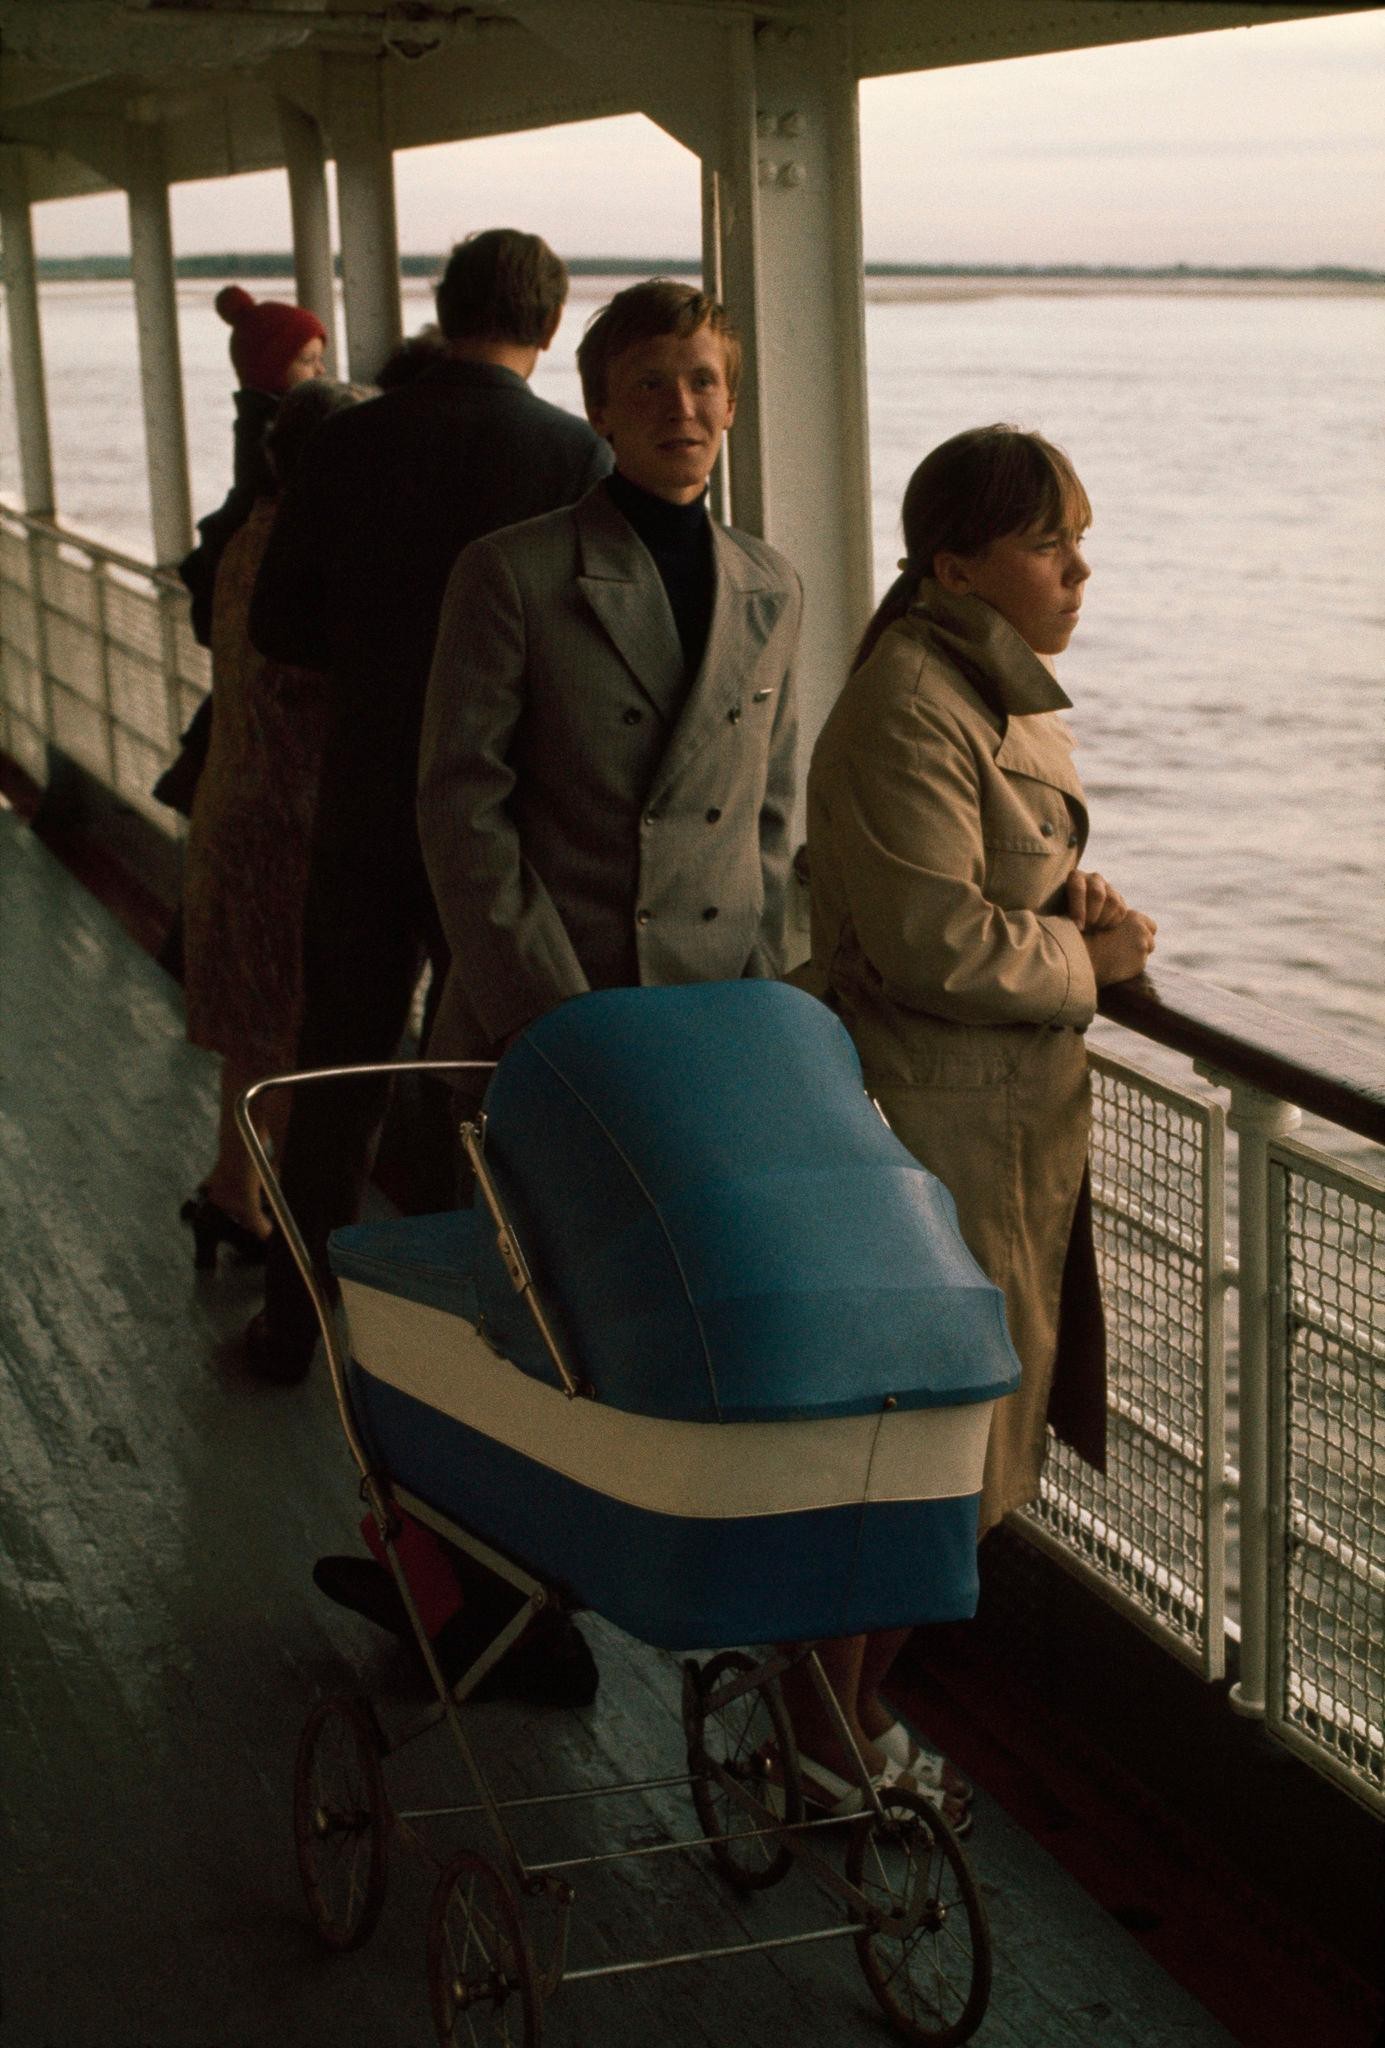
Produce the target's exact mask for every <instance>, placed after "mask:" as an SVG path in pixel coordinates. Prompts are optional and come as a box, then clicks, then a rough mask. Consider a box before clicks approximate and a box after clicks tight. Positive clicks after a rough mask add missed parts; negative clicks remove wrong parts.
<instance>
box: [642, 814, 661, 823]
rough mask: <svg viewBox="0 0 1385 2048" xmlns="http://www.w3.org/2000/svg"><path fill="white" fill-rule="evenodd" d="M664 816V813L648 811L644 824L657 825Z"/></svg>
mask: <svg viewBox="0 0 1385 2048" xmlns="http://www.w3.org/2000/svg"><path fill="white" fill-rule="evenodd" d="M662 816H663V812H662V811H646V812H645V814H644V822H645V824H646V825H657V824H658V822H659V820H660V818H661V817H662Z"/></svg>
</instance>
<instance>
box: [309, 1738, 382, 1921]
mask: <svg viewBox="0 0 1385 2048" xmlns="http://www.w3.org/2000/svg"><path fill="white" fill-rule="evenodd" d="M389 1819H390V1813H389V1806H388V1803H387V1801H386V1799H385V1781H384V1778H383V1776H382V1774H381V1771H380V1737H379V1730H378V1728H377V1726H376V1722H375V1716H374V1714H373V1713H372V1712H371V1710H370V1707H369V1706H368V1704H367V1703H366V1702H365V1701H364V1700H355V1699H344V1698H336V1699H330V1700H323V1702H322V1703H321V1705H320V1706H316V1707H314V1708H313V1711H312V1712H311V1714H309V1716H308V1718H307V1720H306V1721H305V1722H304V1724H303V1733H302V1735H301V1736H300V1737H299V1740H298V1756H297V1759H296V1761H295V1764H294V1772H293V1834H294V1841H295V1843H296V1845H297V1849H298V1869H299V1874H300V1875H301V1877H302V1879H303V1890H304V1892H305V1893H306V1895H307V1900H308V1910H309V1911H310V1912H311V1914H312V1916H313V1919H314V1921H315V1923H316V1925H317V1931H318V1933H319V1934H320V1935H321V1936H322V1939H323V1940H324V1941H325V1942H326V1944H327V1946H328V1947H329V1948H334V1949H348V1948H359V1947H360V1945H361V1943H362V1942H363V1941H365V1940H367V1939H368V1937H369V1936H370V1934H371V1933H372V1932H373V1931H374V1927H375V1923H376V1921H377V1920H378V1919H379V1917H380V1908H381V1906H382V1905H383V1904H384V1900H385V1841H386V1836H387V1834H388V1832H389Z"/></svg>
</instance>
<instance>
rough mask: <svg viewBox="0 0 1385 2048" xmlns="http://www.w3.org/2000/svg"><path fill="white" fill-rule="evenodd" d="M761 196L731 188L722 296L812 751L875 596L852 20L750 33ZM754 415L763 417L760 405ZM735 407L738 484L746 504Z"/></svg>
mask: <svg viewBox="0 0 1385 2048" xmlns="http://www.w3.org/2000/svg"><path fill="white" fill-rule="evenodd" d="M754 101H755V134H754V149H755V153H756V164H755V178H756V190H755V196H754V201H753V202H752V200H751V198H750V195H749V194H748V193H747V192H746V191H745V189H744V172H743V171H741V170H740V167H739V166H737V173H738V177H737V180H736V184H737V185H738V186H739V189H737V190H735V191H734V199H735V204H734V205H732V206H729V207H728V206H727V204H726V203H725V194H723V207H722V260H723V265H724V270H725V279H726V290H727V298H728V302H729V303H731V304H733V305H734V306H735V308H736V312H737V314H738V316H739V317H740V318H742V319H746V318H753V320H754V323H755V327H756V346H755V349H754V352H753V362H754V375H755V379H756V383H757V391H756V393H755V397H756V400H757V406H756V412H755V413H752V416H751V417H752V436H751V439H752V455H753V453H754V436H755V434H757V433H758V436H759V440H760V450H759V459H760V461H761V462H762V465H763V470H762V474H763V483H762V485H761V487H760V493H759V495H760V508H759V509H760V513H761V515H762V518H763V525H762V527H761V530H762V531H763V533H764V535H765V538H766V539H768V540H770V541H772V542H773V543H774V545H775V546H776V547H777V548H781V549H782V550H783V552H784V553H785V554H786V555H787V556H788V557H789V559H790V561H791V562H793V564H794V566H795V567H796V568H797V569H798V571H799V573H800V575H801V576H802V578H803V584H804V594H805V603H804V621H803V640H802V643H801V658H800V692H801V695H800V703H801V717H802V724H803V733H804V757H803V765H804V767H805V769H806V761H807V750H808V749H809V748H810V747H811V744H812V741H813V739H814V737H815V736H816V733H817V731H818V729H819V727H820V726H821V725H822V723H823V721H824V719H825V718H826V716H827V713H828V712H829V710H830V709H831V707H832V705H833V703H834V702H835V700H836V697H837V694H838V692H839V691H840V689H841V686H842V683H843V681H844V680H845V677H846V672H847V665H848V663H849V661H850V658H851V654H852V651H853V649H854V647H855V643H856V641H857V640H858V638H859V637H860V634H861V630H862V628H863V627H864V625H865V622H866V619H867V617H868V616H869V613H870V609H871V603H872V575H871V535H870V452H869V439H868V422H867V406H866V365H865V308H864V293H863V278H862V253H861V182H860V142H859V133H858V126H857V85H856V74H855V68H854V65H853V63H852V58H851V44H850V31H849V27H848V25H847V24H846V23H845V22H844V21H842V20H840V19H833V18H830V17H826V16H824V18H822V19H820V20H815V21H814V22H813V24H812V26H811V27H792V28H790V27H784V26H781V25H778V24H773V23H770V24H766V25H763V26H761V27H760V28H759V29H758V30H757V31H756V32H755V38H754ZM756 415H758V417H757V416H756ZM742 425H743V420H742V417H741V415H740V414H739V413H738V416H737V420H736V426H735V430H734V435H733V453H732V467H731V495H732V505H733V508H734V517H735V520H736V523H737V524H738V525H749V524H758V523H759V521H758V519H757V517H756V508H755V506H754V503H753V492H752V502H751V503H749V504H748V503H747V502H746V497H745V493H744V490H743V474H742V470H741V469H740V468H738V466H737V465H738V457H739V458H740V459H741V461H743V460H744V455H745V450H744V447H743V445H742V447H741V448H740V449H737V448H736V447H735V445H734V443H735V440H736V439H737V438H738V437H739V436H740V434H741V429H742Z"/></svg>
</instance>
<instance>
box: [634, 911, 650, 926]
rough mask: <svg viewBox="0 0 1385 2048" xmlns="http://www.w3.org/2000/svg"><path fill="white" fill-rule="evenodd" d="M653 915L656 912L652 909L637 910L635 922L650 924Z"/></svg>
mask: <svg viewBox="0 0 1385 2048" xmlns="http://www.w3.org/2000/svg"><path fill="white" fill-rule="evenodd" d="M653 916H654V912H653V911H652V910H637V911H636V912H635V923H636V924H648V923H649V922H650V921H651V919H652V918H653Z"/></svg>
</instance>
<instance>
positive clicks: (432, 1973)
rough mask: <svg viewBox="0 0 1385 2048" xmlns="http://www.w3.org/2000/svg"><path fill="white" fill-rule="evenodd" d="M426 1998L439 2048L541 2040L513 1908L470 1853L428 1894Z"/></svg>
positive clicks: (496, 1875) (527, 2047) (526, 2045)
mask: <svg viewBox="0 0 1385 2048" xmlns="http://www.w3.org/2000/svg"><path fill="white" fill-rule="evenodd" d="M428 1991H429V1995H430V1997H431V1999H432V2003H433V2023H434V2025H435V2026H436V2028H437V2030H438V2040H439V2042H440V2043H441V2048H480V2044H485V2048H502V2044H511V2043H513V2044H515V2048H533V2044H535V2043H536V2042H537V2041H538V2040H539V2038H540V2036H541V2034H542V2030H543V2004H542V2000H541V1998H540V1995H539V1984H538V1972H537V1971H536V1970H535V1967H534V1957H533V1952H532V1950H531V1949H530V1946H529V1937H528V1935H527V1934H526V1932H525V1928H524V1919H523V1915H522V1914H521V1912H520V1908H519V1902H518V1900H517V1899H516V1898H515V1895H514V1893H513V1891H512V1890H511V1889H510V1886H509V1885H508V1884H507V1883H506V1881H505V1879H504V1878H503V1877H502V1876H501V1875H500V1872H499V1871H498V1870H497V1869H496V1868H495V1866H494V1865H493V1864H491V1863H487V1861H486V1859H485V1857H484V1856H473V1855H472V1854H471V1852H470V1851H469V1850H463V1851H462V1853H461V1854H460V1855H459V1856H455V1857H454V1858H453V1859H452V1861H451V1862H450V1863H449V1864H448V1866H447V1868H446V1869H445V1870H444V1871H443V1873H442V1876H441V1877H440V1878H439V1879H438V1883H437V1889H436V1891H435V1892H434V1893H433V1904H432V1909H431V1911H430V1912H429V1915H428Z"/></svg>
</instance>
